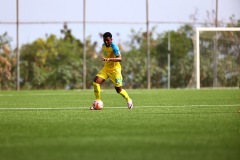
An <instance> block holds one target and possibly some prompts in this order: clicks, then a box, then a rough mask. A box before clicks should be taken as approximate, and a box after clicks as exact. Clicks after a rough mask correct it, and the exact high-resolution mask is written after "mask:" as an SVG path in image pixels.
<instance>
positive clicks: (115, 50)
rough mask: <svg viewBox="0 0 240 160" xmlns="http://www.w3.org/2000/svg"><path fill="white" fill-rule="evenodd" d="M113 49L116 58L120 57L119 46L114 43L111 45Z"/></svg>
mask: <svg viewBox="0 0 240 160" xmlns="http://www.w3.org/2000/svg"><path fill="white" fill-rule="evenodd" d="M111 47H112V49H113V53H114V55H115V56H119V55H120V50H119V48H118V46H117V45H116V44H114V43H112V44H111Z"/></svg>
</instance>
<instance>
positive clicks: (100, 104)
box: [92, 99, 103, 110]
mask: <svg viewBox="0 0 240 160" xmlns="http://www.w3.org/2000/svg"><path fill="white" fill-rule="evenodd" d="M92 106H93V108H94V109H95V110H102V109H103V101H101V100H98V99H96V100H94V101H93V104H92Z"/></svg>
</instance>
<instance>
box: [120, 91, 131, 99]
mask: <svg viewBox="0 0 240 160" xmlns="http://www.w3.org/2000/svg"><path fill="white" fill-rule="evenodd" d="M120 94H121V95H122V96H123V98H125V99H126V101H127V102H128V101H130V97H129V96H128V93H127V92H126V91H125V90H124V89H122V91H121V92H120Z"/></svg>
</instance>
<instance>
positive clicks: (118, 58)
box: [102, 54, 122, 62]
mask: <svg viewBox="0 0 240 160" xmlns="http://www.w3.org/2000/svg"><path fill="white" fill-rule="evenodd" d="M102 61H112V62H121V61H122V56H121V54H119V55H118V56H116V57H114V58H105V57H102Z"/></svg>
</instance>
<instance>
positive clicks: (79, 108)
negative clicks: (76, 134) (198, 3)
mask: <svg viewBox="0 0 240 160" xmlns="http://www.w3.org/2000/svg"><path fill="white" fill-rule="evenodd" d="M211 106H214V107H220V106H221V107H234V106H239V107H240V104H232V105H230V104H229V105H228V104H227V105H207V104H206V105H201V104H200V105H180V106H135V108H177V107H183V108H184V107H185V108H187V107H211ZM86 108H87V109H88V108H89V107H63V108H51V107H49V108H47V107H46V108H42V107H41V108H37V107H34V108H33V107H30V108H27V107H25V108H21V107H20V108H0V111H1V110H2V111H4V110H82V109H86ZM104 108H110V109H126V108H127V107H104Z"/></svg>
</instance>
